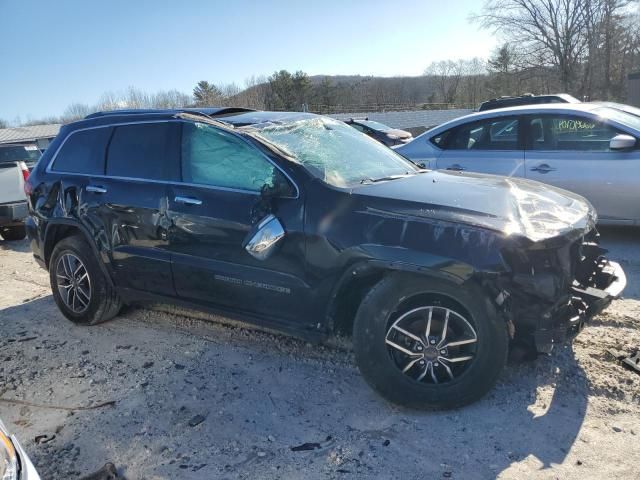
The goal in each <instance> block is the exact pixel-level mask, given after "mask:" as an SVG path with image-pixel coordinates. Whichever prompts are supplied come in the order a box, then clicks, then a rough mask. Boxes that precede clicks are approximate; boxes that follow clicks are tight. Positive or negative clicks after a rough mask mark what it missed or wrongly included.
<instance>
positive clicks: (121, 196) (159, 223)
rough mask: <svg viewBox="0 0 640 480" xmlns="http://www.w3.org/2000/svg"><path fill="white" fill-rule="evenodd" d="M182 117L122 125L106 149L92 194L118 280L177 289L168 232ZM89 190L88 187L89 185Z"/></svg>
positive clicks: (167, 291) (155, 289)
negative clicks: (169, 193) (103, 172)
mask: <svg viewBox="0 0 640 480" xmlns="http://www.w3.org/2000/svg"><path fill="white" fill-rule="evenodd" d="M179 135H180V123H179V122H167V121H164V122H151V123H137V124H130V125H117V126H115V127H114V129H113V133H112V135H111V139H110V141H109V146H108V149H107V155H106V167H105V169H106V176H105V177H104V178H103V179H96V180H95V181H94V182H93V184H92V186H93V187H94V188H93V190H92V191H89V192H88V194H87V195H88V197H90V198H93V199H95V203H92V208H90V209H89V210H90V212H91V213H92V214H93V215H95V216H96V217H97V218H98V219H99V221H100V223H101V224H102V225H104V228H105V234H106V235H107V238H108V242H109V244H110V246H111V251H112V255H113V260H112V261H113V268H114V270H115V273H116V277H117V283H118V285H119V286H121V287H127V288H131V289H136V290H144V291H145V292H151V293H158V294H162V295H175V290H174V288H173V281H172V276H171V259H170V254H169V251H168V238H167V228H168V220H167V182H168V181H173V180H177V179H178V178H179V150H178V147H179ZM87 189H88V190H89V187H87Z"/></svg>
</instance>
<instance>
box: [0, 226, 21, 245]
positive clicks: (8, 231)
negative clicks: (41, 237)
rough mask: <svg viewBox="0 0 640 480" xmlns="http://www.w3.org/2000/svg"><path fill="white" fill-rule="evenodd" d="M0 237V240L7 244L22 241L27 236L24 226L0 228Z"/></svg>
mask: <svg viewBox="0 0 640 480" xmlns="http://www.w3.org/2000/svg"><path fill="white" fill-rule="evenodd" d="M0 235H2V238H4V239H5V240H7V241H9V242H11V241H15V240H24V238H25V237H26V236H27V229H26V228H25V226H24V225H13V226H11V227H0Z"/></svg>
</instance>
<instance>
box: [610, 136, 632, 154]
mask: <svg viewBox="0 0 640 480" xmlns="http://www.w3.org/2000/svg"><path fill="white" fill-rule="evenodd" d="M635 146H636V139H635V138H633V137H632V136H631V135H624V134H621V135H616V136H615V137H613V138H612V139H611V141H610V142H609V148H610V149H611V150H630V149H632V148H634V147H635Z"/></svg>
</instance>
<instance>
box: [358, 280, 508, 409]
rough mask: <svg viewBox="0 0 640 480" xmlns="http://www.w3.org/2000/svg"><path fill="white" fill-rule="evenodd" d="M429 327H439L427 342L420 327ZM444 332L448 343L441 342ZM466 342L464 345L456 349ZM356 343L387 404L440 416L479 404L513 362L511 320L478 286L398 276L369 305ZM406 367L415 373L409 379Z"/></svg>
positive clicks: (369, 299) (360, 313) (367, 376)
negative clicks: (440, 412) (441, 411)
mask: <svg viewBox="0 0 640 480" xmlns="http://www.w3.org/2000/svg"><path fill="white" fill-rule="evenodd" d="M430 309H431V313H429V311H430ZM447 311H449V313H447ZM429 318H432V320H428V319H429ZM445 318H450V320H445ZM402 322H407V323H402ZM421 322H422V323H421ZM427 323H429V325H430V326H429V328H431V326H433V329H432V330H431V332H430V333H431V335H430V336H429V337H428V338H427V337H426V331H427V328H426V327H421V325H423V326H424V325H426V324H427ZM416 325H417V326H418V329H417V330H416V329H415V326H416ZM456 325H457V326H456ZM396 327H400V328H402V330H403V331H404V332H405V333H406V334H410V335H412V336H411V337H410V336H408V335H405V333H401V332H400V329H399V328H396ZM420 328H424V330H420ZM443 328H444V329H445V330H446V331H447V333H446V334H445V337H448V338H442V335H441V333H442V330H443ZM421 332H423V333H421ZM456 335H458V336H459V338H458V339H457V340H456V338H454V337H456ZM474 335H475V340H473V338H474ZM416 336H417V337H419V338H418V339H415V338H414V337H416ZM418 340H419V341H418ZM459 340H463V343H465V344H464V345H457V346H454V345H453V344H454V343H456V341H458V343H460V342H459ZM472 340H473V341H472ZM431 343H434V345H430V344H431ZM353 344H354V350H355V356H356V362H357V364H358V367H359V369H360V371H361V372H362V375H363V376H364V378H365V380H366V381H367V383H369V385H371V387H373V389H374V390H376V391H378V392H379V393H380V394H381V395H382V396H383V397H384V398H386V399H387V400H389V401H391V402H393V403H396V404H400V405H403V406H406V407H410V408H416V409H423V410H437V409H450V408H456V407H461V406H463V405H467V404H469V403H472V402H474V401H476V400H478V399H480V398H481V397H482V396H483V395H484V394H486V393H487V392H488V391H489V390H490V389H491V388H492V387H493V386H494V385H495V383H496V381H497V379H498V377H499V375H500V373H501V371H502V369H503V367H504V365H505V363H506V360H507V354H508V346H509V336H508V332H507V326H506V322H505V321H504V320H503V319H501V318H499V316H498V315H497V314H496V311H495V309H494V308H493V306H492V304H491V303H490V301H489V299H488V298H487V297H486V295H484V294H483V292H482V290H481V289H480V288H479V287H478V286H476V285H475V284H471V282H467V284H464V285H462V286H460V285H455V284H453V283H451V282H448V281H444V280H439V279H432V278H424V277H416V276H413V275H403V274H391V275H389V276H387V277H385V278H384V279H383V280H381V281H380V282H379V283H378V284H377V285H376V286H375V287H374V288H373V289H372V290H371V291H370V292H369V294H368V295H367V296H366V297H365V298H364V300H363V301H362V304H361V305H360V308H359V309H358V312H357V314H356V318H355V322H354V327H353ZM449 344H451V346H449ZM392 345H393V346H392ZM436 345H444V348H442V349H441V348H436ZM398 347H400V348H402V349H404V350H405V351H407V352H408V353H411V354H412V356H409V355H405V353H404V352H403V351H399V350H398ZM418 349H419V350H422V352H420V351H418ZM434 349H435V353H434ZM443 352H444V353H443ZM461 352H462V353H461ZM470 352H472V353H470ZM445 353H446V355H445ZM420 354H422V358H420V356H419V355H420ZM441 354H442V355H441ZM445 357H446V358H445ZM467 357H471V358H470V359H469V360H465V361H460V359H464V358H467ZM414 361H415V362H414ZM420 362H422V364H421V363H420ZM410 363H412V365H409V364H410ZM423 365H424V366H423ZM403 367H404V368H408V370H407V371H406V372H405V373H403V370H404V368H403ZM429 367H431V368H429ZM447 369H448V370H447ZM434 376H435V378H434ZM421 377H422V378H421ZM436 381H437V383H436Z"/></svg>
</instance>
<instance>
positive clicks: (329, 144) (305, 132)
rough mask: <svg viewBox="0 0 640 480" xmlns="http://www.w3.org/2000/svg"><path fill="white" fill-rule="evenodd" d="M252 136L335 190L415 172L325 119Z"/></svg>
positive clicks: (262, 129) (376, 145) (399, 159)
mask: <svg viewBox="0 0 640 480" xmlns="http://www.w3.org/2000/svg"><path fill="white" fill-rule="evenodd" d="M254 133H255V134H256V135H257V136H258V137H260V138H262V139H263V140H265V141H266V142H268V143H272V144H275V145H276V146H277V147H278V148H280V149H281V150H283V151H284V152H285V153H287V154H288V155H289V156H291V157H293V158H294V159H296V160H297V161H298V162H300V163H301V164H302V165H303V166H304V167H305V168H306V169H307V170H308V171H309V172H311V174H313V175H314V176H316V177H318V178H320V179H321V180H323V181H325V182H326V183H328V184H330V185H334V186H336V187H347V186H353V185H357V184H361V183H368V182H375V181H382V180H392V179H394V178H400V177H402V176H404V175H410V174H413V173H416V172H418V168H417V167H416V166H415V165H413V164H412V163H410V162H409V161H407V160H405V159H404V158H403V157H401V156H400V155H398V154H397V153H395V152H394V151H393V150H391V149H389V148H387V147H385V146H384V145H382V144H381V143H378V142H376V141H375V140H372V139H370V138H369V137H367V136H366V135H362V134H361V133H360V132H358V131H357V130H355V129H353V128H351V127H349V126H348V125H347V124H345V123H343V122H339V121H337V120H333V119H330V118H326V117H317V118H311V119H304V120H298V121H295V122H290V123H286V124H282V125H278V124H273V123H271V124H266V126H264V127H261V126H257V128H255V132H254Z"/></svg>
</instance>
